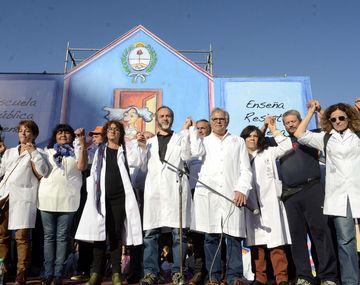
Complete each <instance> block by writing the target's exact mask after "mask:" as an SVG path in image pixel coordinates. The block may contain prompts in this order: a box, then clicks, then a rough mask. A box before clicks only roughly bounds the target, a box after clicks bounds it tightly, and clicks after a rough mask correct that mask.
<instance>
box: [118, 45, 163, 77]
mask: <svg viewBox="0 0 360 285" xmlns="http://www.w3.org/2000/svg"><path fill="white" fill-rule="evenodd" d="M146 48H147V49H148V51H149V53H150V57H151V60H150V64H149V66H148V67H147V68H146V69H145V72H150V71H151V70H153V69H154V66H155V65H156V62H157V56H156V52H155V50H154V48H153V47H152V46H151V45H146ZM131 50H132V48H131V47H129V48H126V49H125V50H124V52H123V54H122V56H121V63H122V66H123V67H124V70H125V71H126V72H127V74H130V73H131V70H130V67H129V63H128V60H127V58H128V55H129V53H130V52H131Z"/></svg>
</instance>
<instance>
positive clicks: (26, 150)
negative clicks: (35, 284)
mask: <svg viewBox="0 0 360 285" xmlns="http://www.w3.org/2000/svg"><path fill="white" fill-rule="evenodd" d="M17 130H18V135H19V145H18V146H17V147H14V148H10V149H8V150H6V151H5V153H4V156H3V158H2V161H1V166H0V177H3V179H2V180H1V183H0V203H1V216H0V258H1V259H3V260H4V259H6V258H7V255H8V252H9V230H15V240H16V247H17V274H16V283H18V284H25V282H26V269H27V266H28V265H29V263H30V229H31V228H34V227H35V220H36V200H37V194H38V184H39V179H40V178H41V177H42V176H46V175H48V172H49V165H48V162H47V159H46V155H45V153H44V151H43V150H41V149H39V148H37V147H36V145H35V139H36V137H37V136H38V134H39V128H38V126H37V125H36V123H35V122H34V121H31V120H24V121H21V122H19V124H18V125H17Z"/></svg>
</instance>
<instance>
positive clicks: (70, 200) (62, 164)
mask: <svg viewBox="0 0 360 285" xmlns="http://www.w3.org/2000/svg"><path fill="white" fill-rule="evenodd" d="M75 135H76V136H77V137H78V139H79V151H75V150H74V148H73V141H74V139H75ZM45 151H46V153H47V155H48V160H49V163H50V165H51V167H52V168H51V172H50V174H49V176H48V177H44V178H43V179H42V180H41V182H40V186H39V196H38V209H39V210H40V214H41V220H42V224H43V229H44V270H45V272H44V276H43V280H42V282H41V284H43V285H49V284H51V283H54V284H55V285H58V284H62V279H63V278H62V276H63V269H64V262H65V259H66V253H67V245H68V238H69V233H70V229H71V225H72V221H73V217H74V214H75V212H76V210H77V209H78V207H79V204H80V189H81V185H82V177H81V171H83V170H85V169H86V167H87V151H86V143H85V130H84V129H77V130H76V132H74V130H73V128H72V127H71V126H69V125H68V124H60V125H57V126H56V127H55V129H54V130H53V134H52V137H51V139H50V141H49V144H48V147H47V149H45ZM75 154H76V155H75Z"/></svg>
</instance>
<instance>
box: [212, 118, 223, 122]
mask: <svg viewBox="0 0 360 285" xmlns="http://www.w3.org/2000/svg"><path fill="white" fill-rule="evenodd" d="M211 120H212V121H213V122H216V121H220V122H224V121H225V120H226V119H225V118H212V119H211Z"/></svg>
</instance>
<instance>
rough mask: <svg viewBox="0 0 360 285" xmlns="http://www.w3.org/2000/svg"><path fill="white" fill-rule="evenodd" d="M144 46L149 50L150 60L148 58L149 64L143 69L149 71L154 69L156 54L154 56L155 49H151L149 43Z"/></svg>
mask: <svg viewBox="0 0 360 285" xmlns="http://www.w3.org/2000/svg"><path fill="white" fill-rule="evenodd" d="M146 47H147V48H148V50H149V53H150V58H151V60H150V64H149V66H148V67H147V68H146V69H145V71H146V72H150V71H151V70H153V69H154V66H155V64H156V62H157V56H156V52H155V50H154V49H153V47H152V46H151V45H147V46H146Z"/></svg>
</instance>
